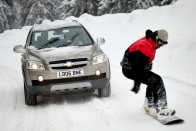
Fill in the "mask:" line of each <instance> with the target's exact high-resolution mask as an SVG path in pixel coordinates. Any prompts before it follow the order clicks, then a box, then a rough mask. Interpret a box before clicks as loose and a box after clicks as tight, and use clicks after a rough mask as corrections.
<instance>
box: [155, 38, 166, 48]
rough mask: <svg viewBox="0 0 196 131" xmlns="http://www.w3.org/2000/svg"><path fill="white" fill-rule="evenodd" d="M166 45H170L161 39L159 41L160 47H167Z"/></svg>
mask: <svg viewBox="0 0 196 131" xmlns="http://www.w3.org/2000/svg"><path fill="white" fill-rule="evenodd" d="M166 44H168V43H167V41H162V40H161V39H158V40H157V45H158V46H163V45H166Z"/></svg>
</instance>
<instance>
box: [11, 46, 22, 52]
mask: <svg viewBox="0 0 196 131" xmlns="http://www.w3.org/2000/svg"><path fill="white" fill-rule="evenodd" d="M13 51H14V52H15V53H23V52H24V47H23V45H16V46H15V47H14V49H13Z"/></svg>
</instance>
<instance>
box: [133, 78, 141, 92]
mask: <svg viewBox="0 0 196 131" xmlns="http://www.w3.org/2000/svg"><path fill="white" fill-rule="evenodd" d="M140 85H141V83H140V82H138V81H134V86H133V88H132V89H131V91H133V92H135V94H137V93H138V92H139V90H140Z"/></svg>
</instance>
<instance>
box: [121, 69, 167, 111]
mask: <svg viewBox="0 0 196 131" xmlns="http://www.w3.org/2000/svg"><path fill="white" fill-rule="evenodd" d="M122 72H123V74H124V76H125V77H127V78H129V79H132V80H134V82H135V83H138V84H139V83H143V84H146V85H147V88H146V97H147V99H148V101H149V102H152V101H153V102H154V107H155V108H164V107H166V106H167V97H166V90H165V86H164V83H163V80H162V78H161V77H160V76H159V75H157V74H155V73H153V72H152V71H150V70H146V69H124V68H122Z"/></svg>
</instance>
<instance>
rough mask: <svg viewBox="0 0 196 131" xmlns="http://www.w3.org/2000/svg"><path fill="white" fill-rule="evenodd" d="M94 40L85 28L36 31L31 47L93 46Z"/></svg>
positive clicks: (32, 37)
mask: <svg viewBox="0 0 196 131" xmlns="http://www.w3.org/2000/svg"><path fill="white" fill-rule="evenodd" d="M92 44H93V40H92V39H91V37H90V36H89V35H88V33H87V32H86V30H85V29H84V28H83V27H66V28H59V29H52V30H46V31H34V32H33V33H32V36H31V42H30V46H34V47H35V48H37V49H43V48H51V47H57V48H58V47H64V46H87V45H92Z"/></svg>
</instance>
